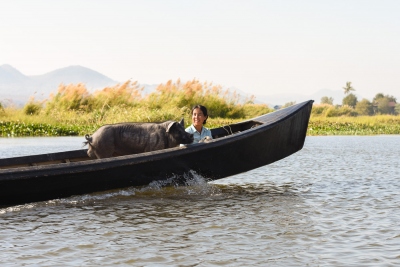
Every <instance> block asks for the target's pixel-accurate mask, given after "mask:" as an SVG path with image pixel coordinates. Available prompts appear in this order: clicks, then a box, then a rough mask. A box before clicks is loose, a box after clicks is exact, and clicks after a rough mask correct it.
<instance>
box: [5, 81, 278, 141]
mask: <svg viewBox="0 0 400 267" xmlns="http://www.w3.org/2000/svg"><path fill="white" fill-rule="evenodd" d="M142 92H143V88H140V86H139V85H138V83H137V82H131V81H127V82H125V83H123V84H117V85H115V86H112V87H106V88H104V89H102V90H99V91H95V92H93V93H90V92H89V91H88V90H87V88H86V86H85V85H84V84H82V83H79V84H76V85H74V84H70V85H63V84H61V85H60V86H59V88H58V91H57V93H56V94H54V95H50V96H49V98H48V99H46V100H44V101H43V102H38V101H35V100H34V99H32V100H31V101H30V102H29V103H27V104H26V105H25V107H24V108H23V109H16V108H12V107H9V108H5V109H3V110H2V111H0V136H26V135H32V136H36V135H84V134H86V133H92V132H94V131H95V130H96V129H97V128H98V127H100V126H101V125H104V124H109V123H116V122H126V121H133V122H156V121H165V120H180V119H181V118H184V119H185V122H186V126H188V125H189V124H190V122H191V116H190V112H191V107H192V106H194V105H196V104H203V105H205V106H206V107H207V109H208V110H209V116H210V118H209V120H208V121H207V126H208V127H210V128H213V127H217V126H220V125H223V124H227V123H231V122H234V121H237V120H240V119H244V118H250V117H253V116H257V115H261V114H264V113H269V112H272V110H271V109H270V108H268V106H267V105H263V104H254V97H250V98H242V97H241V96H240V95H238V94H236V93H235V92H230V91H228V90H223V89H222V87H221V86H219V85H213V84H212V83H208V82H203V83H202V82H200V81H198V80H192V81H188V82H185V83H182V82H181V81H180V80H177V81H176V82H172V81H168V82H167V83H165V84H160V85H159V86H158V87H157V89H156V91H155V92H153V93H151V94H148V95H143V94H142Z"/></svg>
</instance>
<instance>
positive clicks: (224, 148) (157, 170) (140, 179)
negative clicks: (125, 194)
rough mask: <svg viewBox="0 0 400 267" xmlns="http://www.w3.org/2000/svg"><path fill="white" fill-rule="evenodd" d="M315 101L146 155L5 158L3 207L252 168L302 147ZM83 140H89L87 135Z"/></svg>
mask: <svg viewBox="0 0 400 267" xmlns="http://www.w3.org/2000/svg"><path fill="white" fill-rule="evenodd" d="M312 104H313V101H312V100H309V101H306V102H302V103H299V104H296V105H293V106H291V107H288V108H285V109H281V110H277V111H275V112H272V113H268V114H265V115H262V116H259V117H256V118H253V119H250V120H245V121H242V122H239V123H235V124H230V125H226V126H223V127H220V128H215V129H211V132H212V135H213V138H214V139H213V140H212V141H211V142H209V143H199V144H193V145H188V146H185V147H176V148H170V149H164V150H158V151H153V152H146V153H141V154H133V155H127V156H120V157H112V158H105V159H90V158H89V157H88V156H87V154H86V151H87V150H86V149H81V150H73V151H66V152H58V153H48V154H41V155H31V156H22V157H13V158H5V159H0V205H1V206H5V205H14V204H23V203H29V202H35V201H44V200H51V199H57V198H65V197H69V196H72V195H81V194H89V193H93V192H98V191H105V190H111V189H117V188H124V187H130V186H143V185H148V184H149V183H151V182H153V181H163V180H167V179H171V178H172V177H175V181H176V182H177V183H184V179H185V178H184V177H186V176H187V174H188V173H193V171H195V172H196V173H197V174H199V175H201V176H203V177H205V178H206V179H207V180H209V181H211V180H216V179H221V178H224V177H228V176H231V175H235V174H239V173H242V172H246V171H249V170H252V169H255V168H259V167H261V166H265V165H267V164H270V163H273V162H275V161H277V160H281V159H283V158H285V157H287V156H289V155H291V154H293V153H295V152H297V151H299V150H300V149H302V147H303V145H304V141H305V138H306V132H307V127H308V122H309V118H310V113H311V109H312ZM82 141H84V140H83V139H82Z"/></svg>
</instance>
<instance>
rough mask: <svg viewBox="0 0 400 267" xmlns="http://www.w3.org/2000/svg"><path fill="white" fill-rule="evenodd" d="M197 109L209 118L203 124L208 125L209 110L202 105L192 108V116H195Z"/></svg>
mask: <svg viewBox="0 0 400 267" xmlns="http://www.w3.org/2000/svg"><path fill="white" fill-rule="evenodd" d="M196 108H199V109H200V110H201V111H202V112H203V115H204V116H205V117H207V118H206V119H205V120H204V122H203V124H206V123H207V119H208V112H207V108H206V107H205V106H202V105H196V106H194V107H193V108H192V112H191V114H192V115H193V110H195V109H196Z"/></svg>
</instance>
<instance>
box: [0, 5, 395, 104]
mask: <svg viewBox="0 0 400 267" xmlns="http://www.w3.org/2000/svg"><path fill="white" fill-rule="evenodd" d="M2 64H10V65H12V66H13V67H15V68H17V69H18V70H20V71H21V72H22V73H24V74H26V75H37V74H44V73H46V72H49V71H52V70H55V69H58V68H63V67H67V66H70V65H81V66H85V67H88V68H91V69H94V70H96V71H99V72H100V73H102V74H104V75H106V76H108V77H110V78H112V79H115V80H117V81H121V82H123V81H126V80H128V79H132V80H134V81H138V82H139V83H147V84H159V83H165V82H167V81H168V80H171V79H172V80H177V79H178V78H180V79H181V80H189V79H190V80H191V79H193V78H196V79H199V80H200V81H208V82H213V83H214V84H219V85H223V86H227V87H232V86H233V87H237V88H239V89H240V90H242V91H245V92H247V93H249V94H258V95H271V94H282V93H287V94H312V93H314V92H316V91H318V90H320V89H331V90H342V87H343V86H345V84H346V82H347V81H351V82H352V84H353V86H354V88H355V89H356V93H358V94H360V95H362V96H364V97H367V98H372V97H373V96H374V95H375V94H376V93H378V92H383V93H385V94H391V95H394V96H395V97H397V98H398V100H400V1H399V0H375V1H372V0H331V1H328V0H302V1H298V0H293V1H292V0H275V1H272V0H271V1H269V0H260V1H253V0H242V1H234V0H227V1H222V0H210V1H208V0H201V1H190V0H175V1H167V0H162V1H153V0H146V1H122V0H110V1H100V0H93V1H90V0H85V1H82V0H79V1H76V0H67V1H53V0H50V1H44V0H35V1H32V0H28V1H22V0H12V1H11V0H10V1H6V0H4V1H3V0H0V65H2Z"/></svg>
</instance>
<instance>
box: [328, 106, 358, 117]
mask: <svg viewBox="0 0 400 267" xmlns="http://www.w3.org/2000/svg"><path fill="white" fill-rule="evenodd" d="M357 115H358V114H357V112H356V111H355V110H354V109H353V108H352V107H350V106H341V107H338V108H335V107H333V106H332V107H330V108H328V109H327V110H326V111H325V116H326V117H340V116H350V117H354V116H357Z"/></svg>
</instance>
